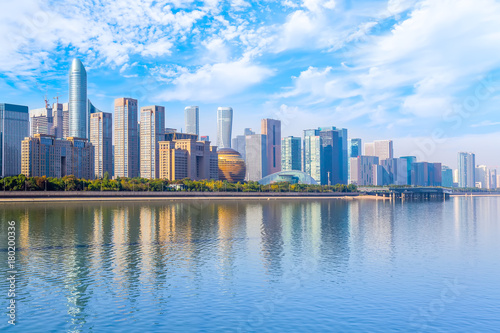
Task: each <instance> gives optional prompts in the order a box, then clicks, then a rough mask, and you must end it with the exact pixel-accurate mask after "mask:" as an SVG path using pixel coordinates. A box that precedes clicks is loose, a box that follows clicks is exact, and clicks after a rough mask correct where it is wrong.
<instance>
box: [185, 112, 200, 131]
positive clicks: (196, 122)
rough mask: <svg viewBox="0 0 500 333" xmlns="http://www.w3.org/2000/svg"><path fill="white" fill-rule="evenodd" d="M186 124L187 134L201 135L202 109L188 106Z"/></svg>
mask: <svg viewBox="0 0 500 333" xmlns="http://www.w3.org/2000/svg"><path fill="white" fill-rule="evenodd" d="M184 123H185V126H186V133H189V134H196V135H200V108H199V107H197V106H186V107H185V108H184Z"/></svg>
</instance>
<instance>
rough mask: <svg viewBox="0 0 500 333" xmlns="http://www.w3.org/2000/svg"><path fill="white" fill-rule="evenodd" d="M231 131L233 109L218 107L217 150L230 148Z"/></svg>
mask: <svg viewBox="0 0 500 333" xmlns="http://www.w3.org/2000/svg"><path fill="white" fill-rule="evenodd" d="M232 130H233V109H232V108H230V107H219V108H218V109H217V146H218V147H219V149H222V148H231V132H232Z"/></svg>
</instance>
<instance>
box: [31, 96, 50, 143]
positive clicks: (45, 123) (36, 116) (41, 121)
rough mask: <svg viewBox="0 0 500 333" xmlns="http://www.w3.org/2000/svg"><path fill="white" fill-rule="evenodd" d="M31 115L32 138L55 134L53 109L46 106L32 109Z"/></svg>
mask: <svg viewBox="0 0 500 333" xmlns="http://www.w3.org/2000/svg"><path fill="white" fill-rule="evenodd" d="M29 113H30V122H31V128H30V136H33V135H35V134H46V135H55V134H54V118H53V117H52V107H51V106H50V105H48V104H47V105H46V106H45V107H44V108H40V109H31V110H30V111H29Z"/></svg>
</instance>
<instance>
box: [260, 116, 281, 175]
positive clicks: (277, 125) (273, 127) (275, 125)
mask: <svg viewBox="0 0 500 333" xmlns="http://www.w3.org/2000/svg"><path fill="white" fill-rule="evenodd" d="M261 133H262V134H263V135H266V136H267V174H266V175H265V176H267V175H270V174H273V173H275V172H279V171H281V121H280V120H276V119H262V121H261ZM265 176H264V177H265Z"/></svg>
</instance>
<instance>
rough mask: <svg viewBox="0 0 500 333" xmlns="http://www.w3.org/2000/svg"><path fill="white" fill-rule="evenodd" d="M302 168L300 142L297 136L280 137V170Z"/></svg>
mask: <svg viewBox="0 0 500 333" xmlns="http://www.w3.org/2000/svg"><path fill="white" fill-rule="evenodd" d="M301 169H302V143H301V139H300V138H299V137H294V136H288V137H286V138H283V139H281V170H283V171H291V170H299V171H300V170H301Z"/></svg>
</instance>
